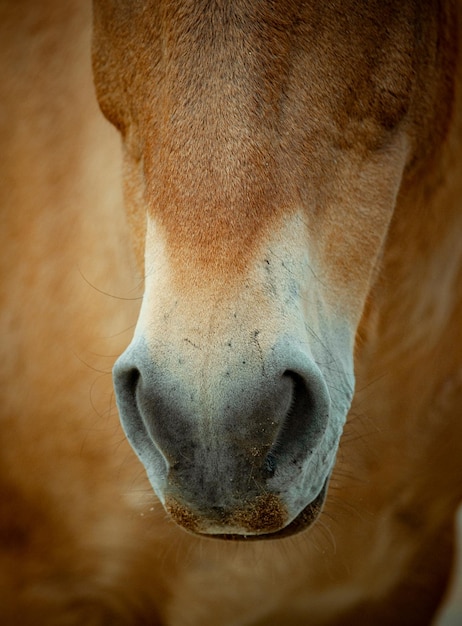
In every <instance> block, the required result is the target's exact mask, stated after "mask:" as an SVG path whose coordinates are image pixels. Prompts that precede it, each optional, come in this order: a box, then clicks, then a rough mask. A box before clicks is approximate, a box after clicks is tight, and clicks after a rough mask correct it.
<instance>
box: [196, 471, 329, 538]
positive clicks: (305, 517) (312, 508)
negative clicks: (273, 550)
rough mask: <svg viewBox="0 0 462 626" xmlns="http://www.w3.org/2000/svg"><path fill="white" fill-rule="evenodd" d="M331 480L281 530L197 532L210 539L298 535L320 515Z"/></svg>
mask: <svg viewBox="0 0 462 626" xmlns="http://www.w3.org/2000/svg"><path fill="white" fill-rule="evenodd" d="M328 482H329V480H328V479H326V481H325V483H324V485H323V487H322V489H321V491H320V492H319V494H318V495H317V496H316V498H315V499H314V500H313V501H312V502H310V503H309V504H308V505H307V506H306V507H305V508H304V509H303V510H302V511H301V512H300V513H299V514H298V515H297V517H296V518H295V519H293V520H292V521H291V522H290V524H288V525H287V526H284V528H281V529H280V530H277V531H275V532H269V533H262V534H258V535H257V534H252V535H241V534H213V535H208V534H206V533H197V534H198V535H200V536H201V537H207V538H209V539H224V540H225V541H262V540H265V539H266V540H273V539H283V538H285V537H290V536H291V535H296V534H297V533H299V532H302V531H303V530H306V529H307V528H308V527H309V526H311V525H312V524H313V523H314V522H315V521H316V520H317V518H318V517H319V515H320V513H321V511H322V507H323V504H324V500H325V499H326V494H327V484H328Z"/></svg>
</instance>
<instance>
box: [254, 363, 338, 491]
mask: <svg viewBox="0 0 462 626" xmlns="http://www.w3.org/2000/svg"><path fill="white" fill-rule="evenodd" d="M284 377H288V378H289V379H290V380H291V382H292V394H291V399H290V404H289V408H288V410H287V413H286V415H285V417H284V419H283V421H282V423H281V425H280V427H279V431H278V433H277V435H276V438H275V441H274V444H273V446H272V447H271V449H270V451H269V453H268V454H267V456H266V459H265V465H264V469H263V472H264V475H265V477H266V478H267V479H268V478H272V477H273V476H274V474H275V473H276V471H277V469H278V468H279V467H281V466H282V465H283V466H284V467H287V466H290V465H292V466H298V465H300V466H301V464H302V462H303V460H304V459H306V456H307V455H309V454H311V452H312V451H313V449H314V448H315V447H316V446H317V445H318V443H319V441H320V439H321V438H322V435H323V434H324V431H325V429H326V425H327V417H328V410H326V406H328V400H327V398H326V394H325V392H324V390H323V389H319V388H320V387H321V386H320V385H319V383H317V381H315V380H313V381H310V380H307V379H305V378H304V377H303V376H301V375H300V374H297V373H296V372H293V371H291V370H287V371H286V372H284Z"/></svg>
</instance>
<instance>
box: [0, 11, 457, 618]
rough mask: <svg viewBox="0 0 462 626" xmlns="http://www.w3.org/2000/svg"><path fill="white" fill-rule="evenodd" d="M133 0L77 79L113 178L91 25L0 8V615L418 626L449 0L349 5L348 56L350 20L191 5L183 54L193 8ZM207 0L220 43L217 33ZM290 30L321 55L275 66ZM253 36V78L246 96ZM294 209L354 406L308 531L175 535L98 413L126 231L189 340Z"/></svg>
mask: <svg viewBox="0 0 462 626" xmlns="http://www.w3.org/2000/svg"><path fill="white" fill-rule="evenodd" d="M147 4H149V5H150V7H149V11H145V12H143V3H141V2H140V3H138V2H133V3H132V2H126V3H119V2H109V0H107V1H106V0H104V1H99V2H97V3H96V8H95V41H94V70H95V80H96V85H97V92H98V97H99V100H100V104H101V108H102V109H103V111H104V113H105V114H106V115H107V117H108V118H109V119H110V120H111V121H112V122H113V123H114V124H115V125H116V126H117V127H118V128H119V129H120V130H121V132H122V135H123V138H124V148H123V154H124V163H123V165H122V167H123V168H124V169H123V176H122V175H121V163H120V157H119V152H120V149H119V140H118V138H117V135H116V133H115V131H113V129H111V128H110V127H109V125H108V124H107V122H105V121H104V119H103V117H102V115H101V113H100V111H99V110H98V108H97V104H96V99H95V97H94V88H93V85H92V79H91V68H90V29H91V8H90V6H89V5H88V4H87V3H84V2H82V1H81V0H75V1H69V2H66V3H60V2H58V1H57V0H56V1H55V0H43V2H41V3H37V2H32V1H28V2H21V3H19V2H13V0H11V1H10V2H3V3H2V5H1V6H0V24H1V32H0V50H1V53H2V57H1V59H2V81H1V91H2V98H1V117H0V137H1V146H2V166H1V167H2V176H1V181H0V197H1V203H2V222H1V223H2V231H1V232H2V237H3V239H2V252H1V255H0V262H1V271H2V283H1V291H0V295H1V299H2V300H1V304H0V315H1V328H2V341H1V343H0V345H1V376H2V387H1V389H2V391H1V422H0V424H1V426H2V429H1V435H0V437H1V456H0V468H1V474H0V498H1V500H0V547H1V552H0V623H2V624H6V625H14V624H18V625H19V624H20V625H21V626H32V625H34V626H36V625H39V626H42V625H43V626H45V625H46V626H64V625H76V626H77V625H81V624H85V625H86V624H89V625H90V624H94V625H95V626H96V625H98V626H100V625H103V624H111V625H112V624H114V625H115V624H120V625H124V626H128V625H131V626H135V625H136V626H138V625H141V624H146V625H150V626H154V625H155V624H159V625H160V624H163V625H165V626H167V625H168V626H199V625H201V626H231V625H234V626H246V625H248V626H250V625H252V626H257V625H259V626H271V625H274V626H276V625H278V626H280V625H282V624H284V626H291V625H302V624H303V625H304V624H312V625H313V626H316V625H319V626H322V625H331V626H334V625H335V626H349V625H351V624H355V625H357V626H369V625H370V624H374V625H383V626H388V625H393V626H395V625H399V624H403V625H404V624H405V625H406V626H412V625H413V624H415V625H416V626H418V625H421V624H427V623H430V622H431V620H432V616H433V613H434V611H435V610H436V608H437V606H438V605H439V603H440V602H441V600H442V597H443V594H444V592H445V589H446V586H447V583H448V579H449V576H450V568H451V560H452V549H453V518H454V512H455V510H456V507H457V504H458V503H459V502H460V499H461V496H462V487H461V480H460V472H461V462H460V459H461V458H462V430H461V429H462V426H461V423H460V414H461V406H462V271H461V267H462V264H461V261H462V237H461V233H462V224H461V222H462V211H461V198H462V177H461V176H460V163H461V157H462V92H461V89H462V59H461V58H460V52H459V51H458V50H457V46H456V43H455V40H456V36H457V32H456V30H457V28H459V30H460V23H461V22H460V20H462V9H461V7H460V3H457V4H456V3H452V2H450V1H448V2H445V3H441V7H440V10H439V12H437V13H436V14H437V15H439V16H440V17H439V20H440V21H439V22H437V20H436V17H434V15H435V13H434V12H433V10H432V9H433V8H434V5H435V6H437V5H438V3H433V2H427V3H421V2H420V3H419V2H415V3H413V2H409V3H404V2H396V3H394V2H390V3H385V2H383V3H382V2H380V3H379V2H371V3H368V4H367V7H366V8H365V9H364V11H365V13H366V14H367V20H366V21H367V25H368V30H367V31H364V32H367V33H368V34H367V36H366V35H364V38H361V37H359V36H358V35H357V32H358V31H357V30H355V28H354V24H355V19H356V18H357V14H356V11H357V10H358V9H357V8H355V7H357V6H358V3H356V2H338V3H337V2H333V3H330V4H329V6H330V10H331V12H332V13H331V15H330V17H331V18H332V15H335V17H336V23H337V27H338V30H337V31H336V30H335V29H333V28H332V21H331V20H328V19H327V17H326V13H322V12H320V13H319V14H318V15H317V16H316V15H314V13H315V12H314V13H313V21H312V22H308V21H307V23H311V27H310V28H309V29H308V27H305V26H303V24H304V22H303V20H301V19H300V15H301V13H303V11H305V12H306V14H308V13H309V10H310V8H309V3H307V4H306V7H305V9H303V10H302V8H301V7H300V6H299V4H298V3H297V2H287V3H286V5H285V7H284V9H285V10H284V11H276V10H275V8H274V7H276V5H278V4H279V3H271V4H270V3H268V4H266V3H259V2H255V3H251V2H242V3H241V2H236V3H234V4H233V3H229V4H228V3H226V2H225V3H219V2H215V3H210V5H211V7H212V5H213V7H214V8H213V7H212V8H210V11H211V13H210V15H211V19H210V23H209V26H208V27H209V28H215V31H214V33H215V36H216V38H217V39H218V40H217V41H215V45H216V47H213V46H212V43H210V44H207V43H204V44H203V45H201V46H198V45H197V38H198V37H199V38H200V37H202V39H200V41H202V42H209V41H212V40H210V39H207V38H206V37H204V33H203V32H202V33H201V31H200V29H198V26H197V24H198V22H197V19H198V16H199V15H200V8H201V6H202V4H203V3H202V2H195V3H194V2H193V3H189V2H184V3H180V4H182V6H183V9H180V8H179V6H180V4H179V3H177V2H161V1H160V0H159V1H157V2H152V3H147ZM273 4H274V7H273ZM64 5H65V6H64ZM119 5H123V7H120V6H119ZM231 6H235V7H236V9H235V10H236V12H237V13H239V11H240V15H239V20H237V21H235V22H234V23H235V24H236V23H238V24H241V30H239V29H235V30H233V29H230V30H229V31H227V32H225V31H220V30H219V29H218V26H219V25H222V22H221V21H220V20H222V17H220V15H221V14H220V11H225V10H227V9H226V7H231ZM220 7H221V8H220ZM239 7H241V8H239ZM273 9H274V10H273ZM116 10H117V11H121V13H118V16H119V17H118V18H117V19H116V17H115V11H116ZM181 10H183V16H182V19H180V17H181V16H180V14H179V12H180V13H181ZM229 11H231V9H229ZM393 16H394V17H393ZM305 17H306V16H305ZM315 17H317V19H314V18H315ZM392 17H393V19H392ZM363 18H364V16H363ZM230 21H231V22H232V19H231V17H230ZM385 25H386V26H385ZM161 28H162V29H164V31H162V32H160V29H161ZM304 29H308V31H309V32H308V31H307V32H301V31H304ZM158 31H159V32H158ZM417 31H419V32H420V34H419V36H417V37H415V36H414V35H415V33H416V32H417ZM153 32H154V33H156V32H158V39H154V38H153V36H152V33H153ZM281 33H282V35H281ZM355 33H356V35H355ZM225 36H226V37H230V38H231V41H232V42H233V46H232V47H231V48H230V47H225V46H223V45H221V44H223V41H221V42H220V41H219V40H220V37H223V38H224V37H225ZM302 36H303V37H311V38H313V37H319V40H318V43H319V45H318V47H317V48H316V57H315V58H310V59H308V56H309V55H308V52H307V51H303V50H302V49H301V48H300V47H297V46H294V41H296V40H297V37H299V38H301V37H302ZM378 40H380V42H383V47H382V48H381V49H382V50H383V55H384V58H386V60H387V62H386V63H383V62H381V63H379V62H378V61H379V60H378V59H376V58H375V57H374V55H375V54H376V53H377V46H376V44H377V41H378ZM169 41H170V42H171V41H180V42H183V44H182V45H183V47H174V46H172V47H169V45H168V42H169ZM269 41H271V42H274V45H275V46H276V47H275V50H274V55H275V57H277V59H278V62H277V63H274V64H270V65H269V66H268V74H267V75H266V76H265V77H264V80H261V78H262V76H261V67H260V65H259V61H261V59H262V58H263V57H264V54H265V46H267V45H268V44H267V42H269ZM411 42H417V43H416V44H415V45H417V49H411V48H412V46H411ZM334 44H335V45H334ZM162 45H164V48H163V49H157V47H156V46H160V47H161V46H162ZM208 45H210V47H207V46H208ZM230 50H231V51H232V55H230V54H229V51H230ZM332 51H335V54H336V55H338V56H335V57H333V56H332V55H333V52H332ZM250 53H251V54H250ZM313 54H314V53H313ZM156 55H158V56H156ZM159 55H160V56H159ZM252 55H253V56H252ZM304 55H305V56H304ZM157 58H160V59H161V61H156V63H157V62H159V63H161V67H160V72H161V74H162V76H163V81H164V82H163V83H162V84H160V85H159V86H158V89H157V90H156V89H154V88H153V87H152V84H151V83H150V82H149V80H148V79H147V78H148V77H149V76H150V75H151V74H150V73H151V71H152V64H153V59H157ZM301 58H303V59H304V61H305V63H300V59H301ZM308 60H309V61H310V63H308V62H307V61H308ZM374 60H375V61H377V63H376V65H375V66H374V63H373V62H374ZM382 61H383V59H382ZM371 65H372V66H373V67H375V68H377V73H374V69H373V70H371ZM243 67H245V68H246V72H242V68H243ZM345 68H346V69H345ZM157 69H159V67H157ZM272 72H274V73H275V75H273V74H272ZM191 75H194V76H195V80H196V82H195V83H194V84H195V87H194V103H195V108H194V107H193V106H192V103H191V101H189V100H188V99H187V96H188V95H190V92H189V91H188V80H190V77H191ZM281 76H284V77H286V78H287V81H282V82H283V85H284V88H283V89H282V90H276V91H275V89H274V85H275V78H278V79H280V78H281ZM371 77H372V79H371ZM390 77H392V78H390ZM289 78H290V80H289ZM390 80H392V84H389V82H387V81H390ZM277 84H279V83H277ZM230 85H233V87H232V89H231V90H230V91H229V89H230V87H229V86H230ZM326 85H328V86H329V87H326ZM346 87H349V89H346ZM227 89H228V91H227ZM294 93H295V94H298V96H297V97H293V96H294ZM390 99H391V102H390ZM289 101H290V102H291V103H293V104H292V108H291V109H290V110H287V108H285V107H286V103H287V102H289ZM307 102H308V103H309V105H310V109H309V110H310V116H309V117H308V118H307V116H306V106H305V105H306V103H307ZM134 103H135V104H136V106H135V105H134ZM302 104H303V106H302ZM212 111H213V112H214V116H213V118H212V117H211V112H212ZM281 120H282V121H281ZM292 125H293V126H297V125H299V126H303V128H304V129H305V130H306V134H305V138H306V143H303V142H302V143H300V144H298V143H297V141H296V139H295V138H294V135H291V133H290V128H291V126H292ZM332 146H335V150H333V149H332ZM314 153H316V155H317V158H316V160H314V159H313V158H312V155H313V154H314ZM404 164H405V166H404ZM403 167H404V174H403V175H402V169H403ZM307 171H308V172H309V173H308V174H307ZM358 172H359V174H358ZM122 178H123V185H124V191H125V204H126V209H127V215H128V224H127V219H126V216H125V213H124V211H123V208H122V192H121V187H122V182H121V181H122ZM371 181H372V182H373V184H371ZM362 183H367V185H366V184H362ZM366 188H367V189H366ZM365 189H366V191H364V190H365ZM192 190H194V193H192ZM395 196H397V198H398V199H397V205H396V209H395V212H394V214H393V216H392V215H391V214H390V213H389V212H388V213H387V211H386V207H387V206H389V205H392V204H393V202H394V199H395ZM340 201H342V202H343V201H344V202H345V206H346V207H347V208H348V209H349V210H345V212H344V213H343V214H339V212H338V210H337V209H338V206H339V203H340ZM302 205H303V207H305V208H304V213H303V219H304V220H305V221H306V224H305V225H306V228H307V230H309V231H310V232H311V233H312V239H313V241H315V242H316V243H315V245H314V247H313V249H312V250H311V251H310V252H311V253H312V257H313V267H314V268H315V269H316V279H314V278H313V279H312V280H313V284H316V281H317V280H319V281H321V282H322V283H325V284H328V285H329V287H330V289H329V302H328V304H327V306H328V308H329V310H331V309H333V308H334V307H335V306H336V304H337V303H338V301H339V298H343V301H342V306H343V310H344V311H346V315H347V316H348V318H349V319H350V320H351V324H355V325H356V324H359V327H358V332H357V335H356V348H355V356H356V363H355V369H356V378H357V383H356V388H357V392H356V396H355V399H354V403H353V407H352V409H351V411H350V414H349V417H348V423H347V426H346V428H345V433H344V435H343V438H342V443H341V446H340V451H339V454H338V460H337V464H336V467H335V470H334V474H333V477H332V480H331V486H330V490H329V495H328V498H327V501H326V504H325V507H324V510H323V513H322V515H321V517H320V518H319V520H318V521H317V522H316V524H315V525H314V526H313V527H312V528H310V529H308V530H307V531H305V532H304V533H301V534H299V535H296V536H294V537H290V538H287V539H281V540H279V541H265V542H252V543H247V544H246V543H245V542H242V543H226V542H220V541H214V540H210V539H201V538H198V537H194V536H193V535H188V534H187V533H185V532H184V531H183V530H182V529H180V528H179V527H177V526H176V525H175V524H174V523H173V522H172V521H171V520H169V519H168V518H167V515H166V513H165V512H164V510H163V509H162V508H161V506H160V505H159V503H158V502H157V500H156V498H155V496H154V494H153V493H152V490H151V488H150V486H149V485H148V483H147V480H146V479H145V477H144V472H143V469H142V467H141V466H140V464H139V462H138V460H137V459H136V458H135V456H134V454H133V452H132V451H131V449H130V448H129V446H128V443H127V442H126V440H125V437H124V435H123V433H122V430H121V428H120V426H119V422H118V416H117V412H116V410H115V405H114V400H113V392H112V382H111V377H110V370H111V367H112V364H113V362H114V359H115V357H116V356H118V354H120V352H121V351H122V350H123V349H124V347H125V346H126V345H127V343H128V342H129V340H130V337H131V334H132V332H133V326H134V324H135V323H136V320H137V316H138V310H139V303H140V297H141V295H142V293H143V285H142V278H141V277H142V274H143V270H142V269H140V268H141V267H142V266H143V264H144V259H143V254H144V244H145V236H146V234H145V231H146V215H148V216H150V217H151V218H152V221H151V224H152V223H154V222H155V223H156V225H157V230H156V237H157V238H158V240H160V241H161V242H162V245H163V246H164V253H165V265H166V266H168V267H169V268H170V269H171V275H169V276H170V278H171V282H170V283H169V285H166V290H165V295H164V296H163V298H165V302H168V297H169V295H170V294H171V293H178V292H180V291H181V290H183V291H184V293H186V294H187V296H188V297H190V300H188V302H190V303H191V309H188V308H187V307H185V310H184V311H183V310H182V311H181V315H184V316H185V311H189V312H190V313H191V315H193V314H194V312H201V311H202V313H203V316H204V317H206V318H207V320H208V319H212V320H213V315H211V314H210V310H211V309H212V308H213V306H215V305H216V304H217V303H220V302H221V303H223V302H224V303H226V306H231V305H230V304H229V303H230V302H232V296H234V295H235V294H236V293H237V292H238V290H239V286H240V285H241V282H242V280H243V278H242V277H245V278H246V279H248V280H251V279H252V277H253V276H254V274H253V273H252V272H253V271H254V269H252V268H253V267H254V266H253V265H252V264H253V263H254V261H255V259H257V258H259V255H260V254H261V253H262V250H264V249H265V246H267V245H268V242H271V246H273V249H276V248H277V246H279V245H280V246H282V245H283V242H282V243H281V242H280V241H276V240H275V239H274V238H275V237H276V238H277V237H281V236H282V235H281V233H285V231H284V229H283V225H284V224H285V220H288V221H290V220H289V218H291V219H292V218H293V219H299V218H300V206H302ZM366 207H375V208H374V209H373V210H371V211H370V212H369V213H367V214H365V209H366ZM358 223H360V224H361V228H360V229H358V228H357V227H356V226H357V224H358ZM150 237H151V235H150V233H149V232H148V243H149V242H151V243H153V242H154V241H157V239H155V237H154V235H152V238H151V239H150ZM272 237H273V239H272ZM383 242H385V243H384V245H383V246H382V243H383ZM133 250H134V254H133ZM134 257H136V259H137V262H138V269H136V261H135V258H134ZM147 258H149V257H147ZM161 258H163V257H161ZM325 259H328V262H327V261H326V262H324V260H325ZM364 259H366V261H364ZM144 269H145V270H146V272H147V273H148V274H149V271H150V267H148V266H147V267H146V268H144ZM204 272H206V273H207V277H208V282H207V284H206V285H205V286H204V283H203V281H202V280H201V276H202V275H203V273H204ZM249 277H250V278H249ZM164 279H165V277H164V276H163V275H162V276H161V277H160V278H159V280H164ZM345 284H348V285H349V287H350V289H349V290H348V293H347V295H345V291H346V290H345ZM169 290H170V291H169ZM240 297H241V300H240V301H239V303H238V306H239V307H240V308H241V309H242V310H248V316H249V317H251V316H252V314H253V312H252V311H253V309H252V308H251V307H247V300H246V297H247V296H245V294H244V295H242V296H240ZM261 298H262V299H261V303H258V305H259V306H260V305H261V306H264V305H265V303H266V299H267V298H266V294H262V297H261ZM359 301H361V302H365V308H364V309H363V308H362V306H361V307H360V308H358V302H359ZM162 303H163V300H162V299H161V301H160V304H159V306H161V305H162ZM204 303H205V304H204ZM201 306H202V309H201ZM307 306H308V304H307ZM262 310H265V309H262ZM167 313H168V311H166V315H167ZM212 313H213V311H212ZM181 319H183V318H181ZM186 323H187V321H186V322H185V324H186ZM192 323H193V322H191V324H192ZM220 324H221V326H220ZM223 324H224V323H222V321H221V320H220V319H219V320H218V322H217V326H216V328H217V329H220V328H223ZM159 328H163V327H161V326H159ZM213 332H218V330H215V331H214V330H213V328H212V329H211V330H210V336H213ZM191 337H192V335H191ZM198 338H200V339H203V338H204V335H203V334H202V335H200V334H199V333H198ZM193 339H194V338H193ZM193 339H191V341H192V340H193ZM178 515H180V513H179V514H178ZM307 616H308V617H307Z"/></svg>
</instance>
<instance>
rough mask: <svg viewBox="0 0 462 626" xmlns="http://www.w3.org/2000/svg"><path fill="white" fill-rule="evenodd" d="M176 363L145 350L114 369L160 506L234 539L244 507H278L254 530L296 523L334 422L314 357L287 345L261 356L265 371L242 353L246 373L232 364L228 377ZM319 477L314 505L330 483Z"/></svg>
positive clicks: (127, 423)
mask: <svg viewBox="0 0 462 626" xmlns="http://www.w3.org/2000/svg"><path fill="white" fill-rule="evenodd" d="M284 344H285V348H284ZM174 361H177V359H173V358H170V364H169V366H166V364H165V363H164V364H163V366H159V363H157V362H156V361H155V359H154V358H153V357H152V356H151V352H150V350H149V349H148V348H147V346H146V344H141V343H140V342H137V343H136V344H134V345H132V346H131V347H129V349H128V350H127V351H126V353H124V354H123V355H122V356H121V357H120V359H119V360H118V361H117V363H116V365H115V367H114V382H115V389H116V397H117V403H118V407H119V411H120V415H121V420H122V424H123V427H124V429H125V432H126V434H127V436H128V439H129V440H130V442H131V444H132V446H133V448H134V449H135V452H136V453H137V454H138V455H139V457H140V459H141V461H142V462H143V464H144V465H145V467H146V470H147V473H148V476H149V478H150V480H151V483H152V485H153V487H154V489H155V491H156V492H157V494H158V496H159V497H160V499H161V501H162V502H163V503H164V504H166V503H167V509H168V510H169V511H170V512H171V513H172V511H180V510H181V511H182V514H181V516H180V515H179V514H178V518H181V519H177V521H180V523H183V522H184V520H185V519H186V517H188V516H187V515H185V511H186V510H187V511H188V515H189V519H191V515H193V517H194V518H196V519H197V520H208V524H209V526H210V525H214V527H225V526H226V527H228V528H230V527H233V529H234V531H233V532H239V529H237V531H236V528H237V527H238V526H239V525H242V522H239V523H237V522H236V519H237V518H239V520H242V519H244V518H245V519H247V520H248V519H249V517H250V518H252V515H250V516H249V515H246V516H244V515H243V511H244V509H249V510H250V509H252V510H255V508H257V509H258V510H263V508H265V506H266V504H262V503H267V502H270V501H271V503H272V509H273V511H274V510H276V509H277V511H278V513H277V515H270V516H268V515H267V514H266V516H265V515H263V514H260V515H258V516H257V517H258V521H254V522H252V524H253V528H249V526H248V523H247V528H246V532H249V533H252V532H263V531H265V530H266V531H268V528H265V524H266V525H268V524H270V525H272V526H274V524H275V521H274V520H275V519H277V520H278V522H277V524H278V525H280V526H283V525H285V524H286V523H288V521H290V518H291V517H294V515H295V514H296V513H297V511H294V510H292V509H293V508H294V506H296V507H297V506H298V507H300V506H302V504H301V503H299V504H296V505H294V503H293V502H292V500H293V498H292V497H291V490H293V489H294V487H293V486H294V484H297V483H298V482H299V477H300V475H302V474H304V473H305V472H306V467H307V463H308V464H309V459H310V457H311V456H312V455H313V453H314V451H316V450H317V449H318V448H319V446H320V444H321V442H322V440H323V436H324V433H325V431H326V428H327V423H328V417H329V394H328V391H327V387H326V384H325V382H324V379H323V377H322V375H321V372H320V371H319V369H318V367H317V366H316V364H315V363H314V361H313V359H312V358H311V357H310V355H309V354H308V353H307V352H306V351H305V352H304V351H303V350H300V349H293V343H291V342H290V341H289V342H283V345H277V346H276V347H273V348H272V349H271V350H270V351H269V355H267V356H266V358H265V359H263V360H262V358H261V355H260V362H259V364H258V367H257V362H256V361H255V362H253V363H252V358H251V357H249V356H247V357H245V356H244V357H243V356H242V355H240V357H239V359H238V362H239V367H238V366H237V365H236V363H235V364H234V368H233V367H231V366H230V363H229V362H228V364H227V367H225V369H222V370H221V371H220V368H219V367H218V366H215V368H210V369H208V370H205V369H204V367H203V369H202V371H200V370H199V371H194V368H193V367H183V368H181V367H173V362H174ZM193 372H194V375H193ZM314 478H315V480H314V483H315V484H314V486H313V498H314V497H315V496H316V495H317V494H318V492H319V491H320V489H321V488H322V485H323V483H322V484H318V483H319V480H318V479H317V478H316V477H314ZM315 492H316V493H315ZM263 494H264V497H263ZM308 497H310V496H308ZM262 498H263V499H262ZM276 500H277V502H278V506H277V507H276V506H275V502H276ZM172 502H175V503H176V504H175V505H174V506H173V505H172ZM257 503H258V504H257ZM262 507H263V508H262ZM302 508H303V507H302ZM265 519H266V520H267V521H266V522H264V521H262V520H265ZM233 520H234V521H233ZM268 520H269V521H268ZM198 524H199V526H200V523H199V522H198ZM204 524H205V526H204V527H206V526H207V524H206V522H204ZM210 527H211V526H210Z"/></svg>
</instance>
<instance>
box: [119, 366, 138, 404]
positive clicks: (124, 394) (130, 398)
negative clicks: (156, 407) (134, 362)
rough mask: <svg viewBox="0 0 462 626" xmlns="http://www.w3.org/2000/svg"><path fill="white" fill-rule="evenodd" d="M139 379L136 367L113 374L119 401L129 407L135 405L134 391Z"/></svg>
mask: <svg viewBox="0 0 462 626" xmlns="http://www.w3.org/2000/svg"><path fill="white" fill-rule="evenodd" d="M140 378H141V374H140V371H139V370H138V369H137V368H136V367H131V368H130V369H125V370H119V371H117V372H115V377H114V382H115V387H116V391H117V394H118V396H119V400H123V401H124V402H125V403H130V404H131V405H133V406H134V405H135V404H136V389H137V387H138V383H139V380H140Z"/></svg>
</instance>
